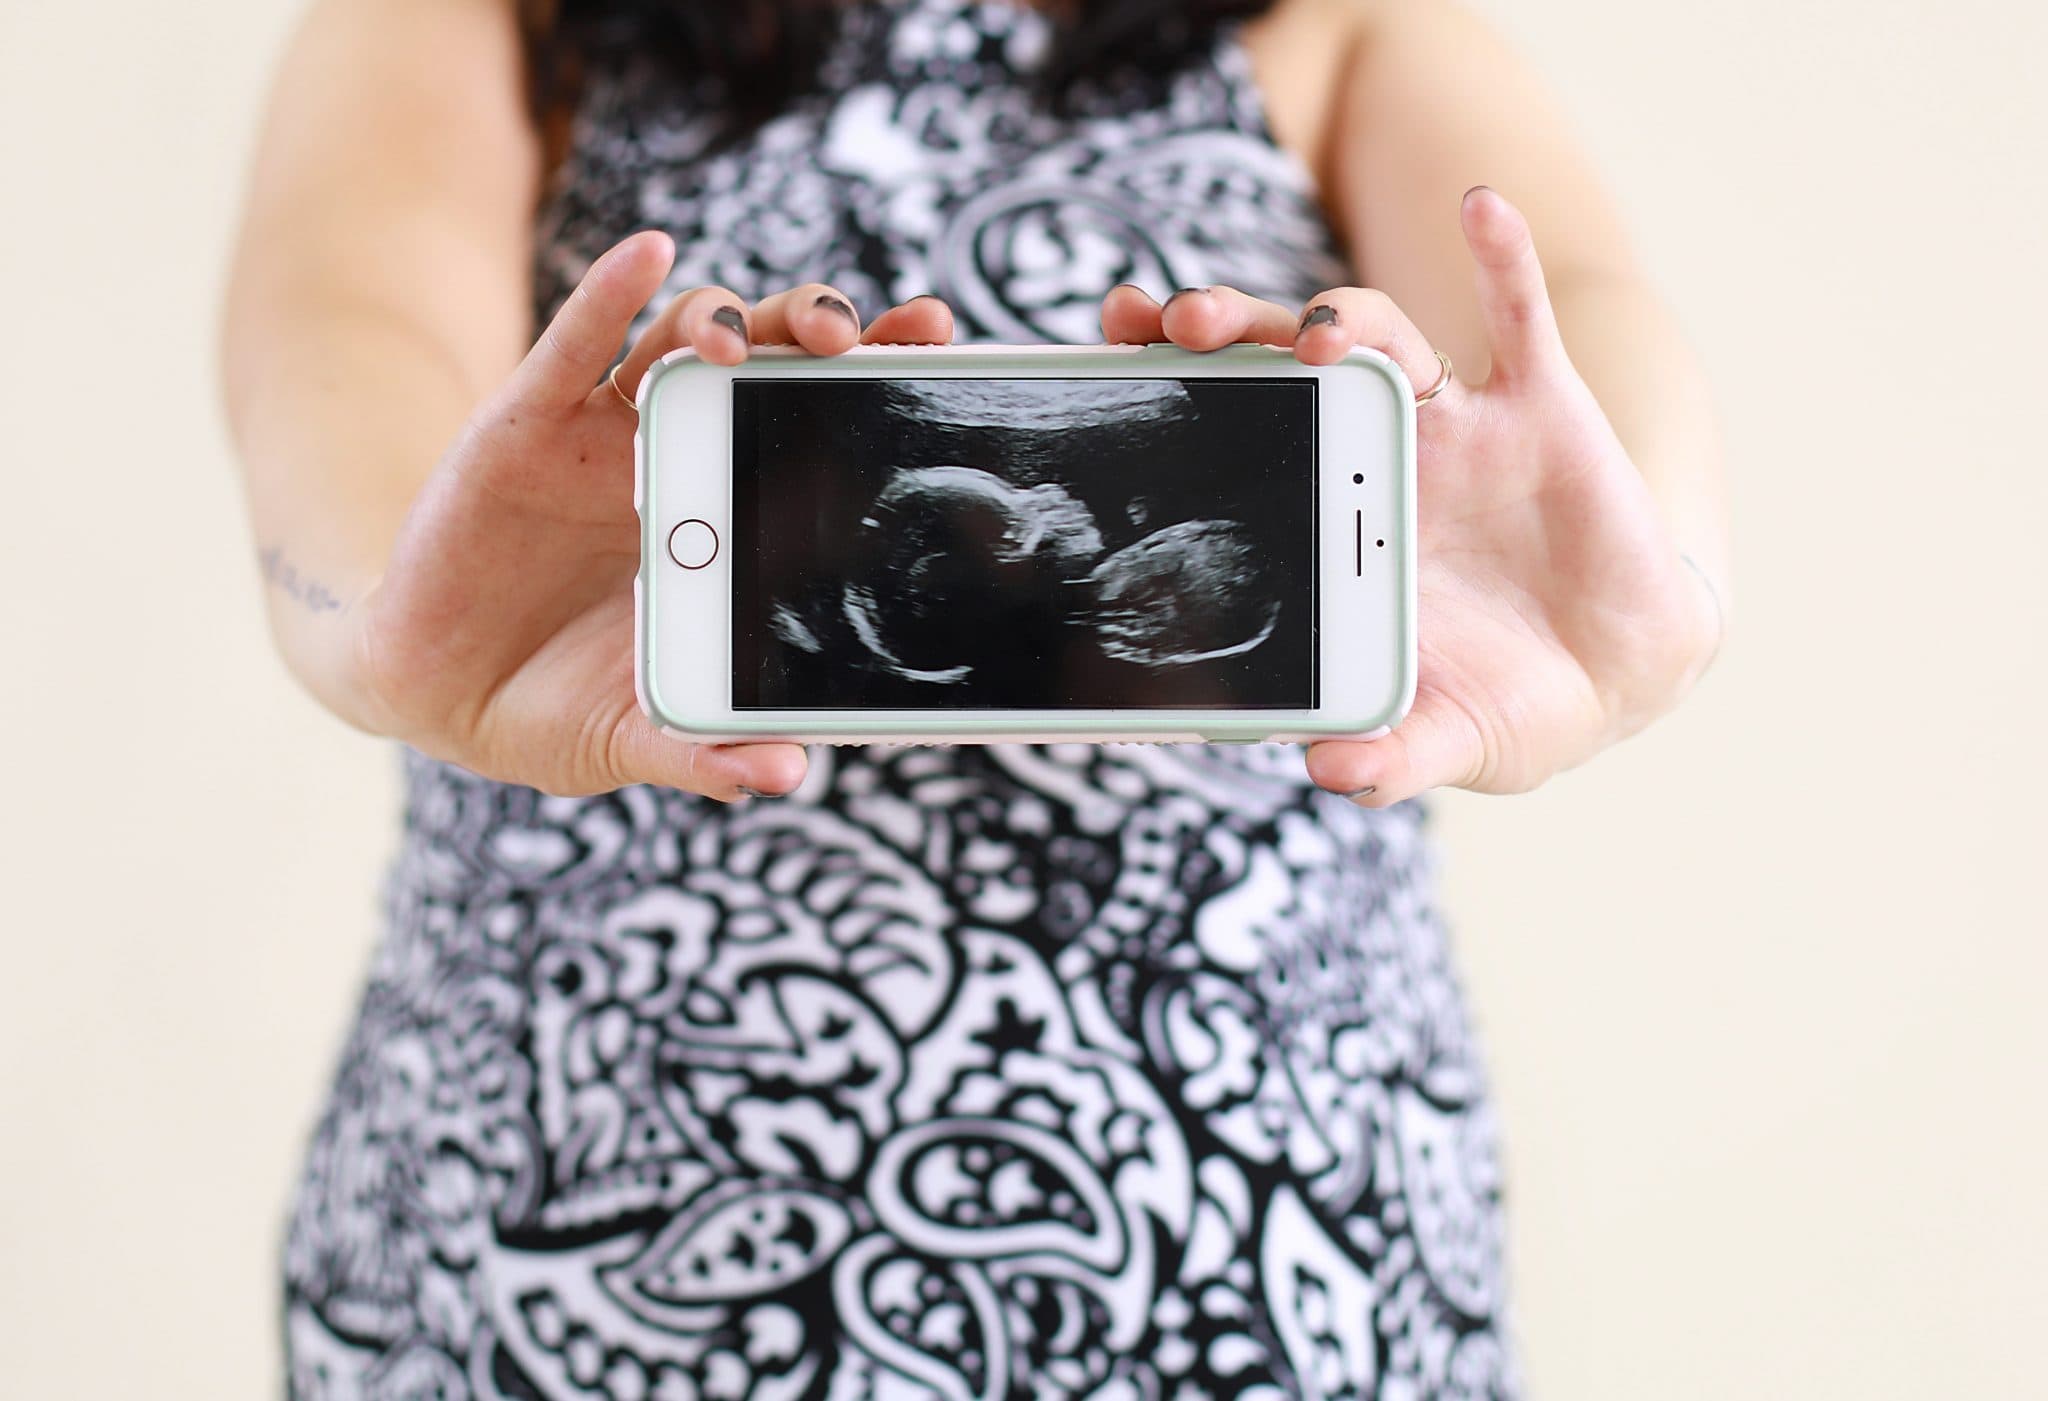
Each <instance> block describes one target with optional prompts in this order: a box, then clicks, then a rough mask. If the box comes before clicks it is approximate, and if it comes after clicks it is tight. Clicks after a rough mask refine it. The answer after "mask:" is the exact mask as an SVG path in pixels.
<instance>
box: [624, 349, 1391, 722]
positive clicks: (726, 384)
mask: <svg viewBox="0 0 2048 1401" xmlns="http://www.w3.org/2000/svg"><path fill="white" fill-rule="evenodd" d="M638 402H639V407H640V430H639V438H638V448H639V452H638V459H639V460H638V463H637V472H638V484H637V485H638V489H637V494H636V504H637V506H638V509H639V512H640V526H641V561H640V574H639V579H638V582H637V585H636V592H635V604H636V608H635V612H636V617H635V627H636V630H637V631H636V644H637V645H636V657H635V670H636V675H637V679H638V685H639V691H640V703H641V705H642V707H643V708H645V710H646V711H647V713H648V715H649V716H650V717H652V718H653V719H654V721H655V722H656V723H657V724H659V725H661V726H662V727H664V728H666V729H668V730H671V731H674V732H676V733H678V734H681V735H684V736H686V737H688V738H691V739H700V740H717V741H732V740H754V739H781V740H796V741H800V742H812V741H815V742H823V743H834V744H868V743H984V742H994V741H1024V742H1046V743H1049V742H1054V741H1061V740H1069V741H1161V742H1170V741H1213V742H1218V743H1249V742H1255V741H1260V740H1272V739H1278V740H1303V741H1306V740H1314V739H1323V738H1330V737H1333V736H1355V737H1366V736H1371V735H1374V734H1377V733H1380V732H1383V731H1385V730H1386V729H1387V728H1388V727H1390V726H1392V725H1393V724H1395V723H1396V722H1398V721H1399V720H1400V718H1401V717H1402V715H1404V714H1405V713H1406V712H1407V709H1408V705H1409V703H1410V701H1411V700H1412V699H1413V698H1414V694H1415V664H1416V645H1415V550H1416V546H1415V404H1414V399H1413V395H1412V393H1411V390H1410V387H1409V385H1408V382H1407V379H1406V378H1405V377H1404V376H1403V375H1402V373H1401V371H1400V369H1399V368H1398V367H1397V366H1396V365H1394V364H1393V362H1392V361H1390V360H1388V359H1387V358H1386V357H1385V356H1383V355H1381V354H1379V353H1378V352H1376V351H1371V350H1364V349H1360V350H1356V351H1353V352H1352V353H1351V354H1350V355H1349V356H1348V357H1346V358H1345V359H1344V360H1342V361H1340V362H1338V363H1337V364H1335V365H1328V366H1309V365H1303V364H1302V363H1300V362H1299V361H1297V360H1296V359H1295V358H1294V357H1293V355H1292V354H1291V353H1289V352H1287V351H1286V350H1283V349H1278V348H1273V347H1267V346H1233V347H1231V348H1229V349H1226V350H1219V351H1213V352H1208V353H1196V352H1192V351H1186V350H1181V349H1178V348H1176V347H1172V346H1143V347H1140V346H1124V345H1104V346H1038V345H1032V346H987V345H976V346H875V347H862V348H859V349H856V350H853V351H849V352H848V353H846V354H844V355H837V356H831V357H825V358H819V357H816V356H812V355H808V354H804V353H802V352H799V351H795V350H779V349H775V348H764V349H758V350H756V351H755V352H754V353H753V355H752V356H751V357H750V358H749V359H748V360H747V361H746V362H745V363H744V364H741V365H738V366H721V365H712V364H709V363H706V362H705V361H703V360H701V359H698V358H697V357H696V356H695V355H694V354H692V353H691V352H688V351H679V352H676V353H675V354H672V355H670V356H668V357H667V358H665V359H664V360H662V362H661V363H660V364H659V365H657V366H655V367H654V369H653V370H652V371H650V372H649V373H648V374H647V375H646V376H645V377H644V378H643V379H642V381H641V384H640V391H639V397H638Z"/></svg>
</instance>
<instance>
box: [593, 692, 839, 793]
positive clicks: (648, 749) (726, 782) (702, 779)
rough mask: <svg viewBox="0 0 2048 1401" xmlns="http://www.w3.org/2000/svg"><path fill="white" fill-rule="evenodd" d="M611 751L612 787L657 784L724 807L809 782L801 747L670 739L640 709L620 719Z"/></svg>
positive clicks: (607, 763) (606, 764)
mask: <svg viewBox="0 0 2048 1401" xmlns="http://www.w3.org/2000/svg"><path fill="white" fill-rule="evenodd" d="M607 751H608V752H607V753H606V754H605V756H604V759H603V767H604V768H605V769H606V770H608V772H607V773H606V775H605V777H606V779H607V782H608V786H610V787H614V788H616V787H623V786H624V785H626V784H629V783H653V784H658V785H660V786H662V787H664V788H679V789H682V790H683V791H684V792H687V793H702V794H703V795H704V796H706V797H708V798H717V799H719V800H720V801H723V802H731V801H732V800H733V799H735V798H741V797H746V796H748V795H749V794H750V793H752V794H758V795H760V796H762V797H776V796H779V795H781V794H784V793H787V792H789V791H790V790H791V789H792V788H795V787H796V786H797V785H798V784H800V783H802V782H803V780H804V773H805V771H806V769H807V767H808V762H807V761H808V756H807V755H806V754H805V753H804V748H803V746H802V745H800V744H769V743H759V744H753V743H749V744H706V743H700V742H698V741H695V740H688V739H683V738H681V737H680V736H677V735H672V734H664V733H663V732H662V731H661V730H659V729H657V728H655V726H654V724H653V722H652V721H650V720H649V719H648V718H647V716H646V715H645V714H644V713H643V712H642V711H641V710H640V708H639V707H638V706H634V707H633V708H632V709H630V710H627V711H626V712H624V713H623V714H622V715H621V716H620V717H619V720H618V721H617V723H616V725H615V727H614V728H613V730H612V733H611V736H610V743H609V745H608V746H607Z"/></svg>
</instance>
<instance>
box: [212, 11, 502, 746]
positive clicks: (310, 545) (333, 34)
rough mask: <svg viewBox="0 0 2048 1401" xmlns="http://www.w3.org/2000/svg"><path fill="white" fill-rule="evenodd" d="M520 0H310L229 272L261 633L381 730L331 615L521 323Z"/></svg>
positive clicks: (353, 588) (231, 402)
mask: <svg viewBox="0 0 2048 1401" xmlns="http://www.w3.org/2000/svg"><path fill="white" fill-rule="evenodd" d="M521 65H522V60H521V54H520V47H519V34H518V30H517V27H516V24H515V20H514V16H513V6H512V4H511V3H510V0H432V3H422V0H317V3H315V4H314V5H313V7H312V8H311V10H310V12H309V13H308V15H307V17H306V19H305V21H304V23H303V24H302V26H301V28H300V30H299V32H298V34H297V36H296V37H295V38H294V40H293V42H292V44H291V46H290V48H289V50H288V52H287V54H286V57H285V60H284V63H283V65H282V67H281V69H280V71H279V73H278V75H277V79H276V82H275V86H274V89H273V92H272V95H271V99H270V105H269V112H268V116H267V119H266V121H265V123H264V127H263V133H262V139H261V143H260V145H259V148H258V154H257V159H256V163H255V169H254V172H253V176H252V179H251V183H250V187H249V193H248V202H247V210H246V214H245V217H244V220H243V227H242V233H241V239H240V246H239V248H238V250H237V252H236V255H235V260H234V265H233V270H232V275H231V280H230V284H229V292H228V300H227V312H226V320H225V326H224V335H223V368H224V374H225V382H226V390H227V401H228V412H229V418H230V422H231V424H232V426H233V430H234V434H235V439H236V442H237V444H238V445H239V447H240V449H241V460H242V466H243V472H244V474H245V478H246V482H247V490H248V496H249V510H250V516H251V521H252V525H253V527H254V532H255V539H256V548H257V551H258V554H259V557H260V559H261V561H262V565H263V572H264V575H265V577H266V579H267V580H268V582H269V585H270V587H269V588H268V590H267V602H268V605H269V614H270V619H271V627H272V631H273V634H274V635H275V637H276V639H277V643H278V646H279V648H280V650H281V651H282V652H283V654H284V657H285V659H286V661H287V663H288V664H289V665H290V666H291V668H292V670H293V671H294V672H295V673H296V674H297V675H298V677H299V678H300V679H301V680H302V681H303V682H304V683H305V684H306V685H307V686H308V687H309V688H310V689H311V690H312V691H313V693H314V694H315V695H317V696H318V697H319V698H320V699H321V700H322V701H323V702H325V703H326V704H327V705H328V706H329V707H330V708H331V709H333V710H334V711H335V712H336V713H337V714H339V715H341V716H342V717H343V718H344V719H346V720H348V721H349V722H351V723H352V724H356V725H358V726H362V727H364V728H372V729H379V728H382V725H381V723H380V719H379V717H378V716H376V715H375V714H374V713H373V710H374V706H373V704H372V702H371V699H370V697H368V696H366V695H365V694H364V690H363V687H362V684H361V676H360V673H359V668H358V667H357V666H356V662H355V658H354V657H352V656H351V655H350V648H351V643H352V639H353V637H354V636H355V634H354V632H353V630H352V629H351V628H350V627H347V626H345V625H344V623H343V619H344V615H346V614H348V613H349V612H351V611H352V610H354V609H355V608H356V607H357V606H358V605H359V604H360V603H361V601H362V599H363V598H364V596H365V594H366V593H367V592H368V591H369V589H370V588H371V587H372V586H373V585H374V583H375V582H376V580H377V578H378V576H379V574H380V573H381V571H382V569H383V567H384V562H385V560H386V559H387V557H388V555H389V553H390V549H391V543H392V540H393V538H394V536H395V535H396V533H397V530H398V526H399V522H400V521H401V520H402V519H403V518H404V516H405V513H406V511H407V509H408V508H409V507H410V506H411V504H412V502H413V499H414V497H415V496H416V495H417V494H418V492H419V489H420V485H421V483H422V482H423V481H425V480H426V477H427V474H428V472H429V471H430V470H431V469H432V467H433V466H434V463H435V462H436V460H437V459H439V458H440V456H441V455H442V453H443V452H444V451H445V450H446V448H447V447H448V445H449V443H450V442H451V441H452V440H453V439H454V438H455V436H456V433H457V430H458V429H459V428H460V427H461V426H462V424H463V421H464V420H465V419H466V418H467V417H468V416H469V414H470V412H471V410H472V409H473V408H474V407H475V406H476V404H477V403H478V402H479V401H480V400H481V399H482V398H483V397H484V396H485V395H486V394H487V393H488V392H489V391H490V390H491V389H492V388H493V387H494V386H496V385H497V384H498V383H499V382H500V381H501V380H503V379H504V378H505V376H506V374H507V373H508V372H509V371H510V370H511V368H512V367H513V366H514V365H516V364H517V363H518V362H519V359H520V356H521V355H522V354H523V353H524V351H525V348H526V345H527V343H528V341H529V340H530V338H531V324H530V317H531V313H530V312H529V310H528V307H529V296H528V288H529V286H530V284H531V273H530V247H529V239H530V235H529V228H530V226H531V223H532V212H533V207H534V201H535V198H536V191H537V184H538V181H539V178H540V152H539V145H538V141H537V138H536V135H535V132H534V129H533V126H532V124H531V123H530V121H529V120H528V118H527V115H526V109H525V105H524V100H523V97H522V83H521Z"/></svg>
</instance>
